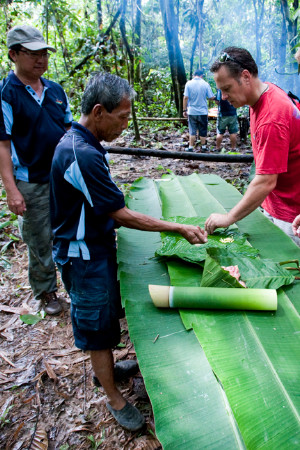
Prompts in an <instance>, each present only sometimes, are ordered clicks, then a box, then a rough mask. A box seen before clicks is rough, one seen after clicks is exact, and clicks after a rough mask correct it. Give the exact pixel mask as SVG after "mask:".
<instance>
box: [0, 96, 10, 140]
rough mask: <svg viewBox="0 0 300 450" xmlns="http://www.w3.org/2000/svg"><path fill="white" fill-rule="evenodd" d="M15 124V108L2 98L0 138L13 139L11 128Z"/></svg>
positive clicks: (0, 100) (0, 104) (0, 106)
mask: <svg viewBox="0 0 300 450" xmlns="http://www.w3.org/2000/svg"><path fill="white" fill-rule="evenodd" d="M12 126H13V110H12V107H11V105H10V104H9V103H7V102H6V101H5V100H3V99H2V98H1V99H0V140H1V141H6V140H10V139H11V130H12Z"/></svg>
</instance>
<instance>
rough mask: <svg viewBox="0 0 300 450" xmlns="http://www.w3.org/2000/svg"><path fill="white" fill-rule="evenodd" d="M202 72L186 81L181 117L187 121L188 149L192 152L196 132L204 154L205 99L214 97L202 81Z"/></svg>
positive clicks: (206, 120)
mask: <svg viewBox="0 0 300 450" xmlns="http://www.w3.org/2000/svg"><path fill="white" fill-rule="evenodd" d="M202 77H203V71H202V70H200V69H197V70H196V71H195V73H194V77H193V79H192V80H190V81H188V82H187V83H186V85H185V89H184V97H183V115H184V117H187V116H188V121H189V134H190V137H189V148H188V151H189V152H192V151H194V146H195V142H196V134H197V131H198V133H199V136H200V142H201V151H202V152H206V151H207V147H206V136H207V125H208V107H207V98H208V99H209V100H214V99H215V96H214V94H213V92H212V90H211V87H210V85H209V84H208V83H207V82H206V81H204V80H203V79H202Z"/></svg>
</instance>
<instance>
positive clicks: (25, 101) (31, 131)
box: [0, 25, 72, 314]
mask: <svg viewBox="0 0 300 450" xmlns="http://www.w3.org/2000/svg"><path fill="white" fill-rule="evenodd" d="M7 46H8V48H9V58H10V60H11V61H13V62H14V64H15V70H14V72H13V71H10V72H9V74H8V76H7V78H5V79H4V80H3V81H2V84H1V108H0V175H1V177H2V180H3V184H4V187H5V190H6V195H7V203H8V207H9V209H10V210H11V211H12V212H13V213H15V214H17V215H18V216H19V225H20V231H21V235H22V238H23V240H24V242H26V244H27V247H28V255H29V266H28V273H29V282H30V285H31V288H32V290H33V293H34V296H35V298H36V299H40V300H42V304H43V307H44V309H45V311H46V312H47V313H48V314H57V313H59V312H60V311H61V310H62V306H61V303H60V301H59V299H58V298H57V296H56V293H55V292H56V290H57V282H56V269H55V264H54V262H53V259H52V231H51V224H50V210H49V173H50V169H51V161H52V157H53V153H54V149H55V146H56V144H57V143H58V141H59V140H60V138H61V137H62V136H63V135H64V133H65V131H66V128H68V127H69V126H70V124H71V121H72V115H71V112H70V107H69V103H68V99H67V97H66V94H65V92H64V90H63V89H62V87H61V86H59V85H58V84H57V83H54V82H52V81H49V80H46V79H45V78H42V75H43V74H44V72H45V71H46V70H47V68H48V58H49V56H50V54H49V53H48V51H49V50H50V51H52V52H54V51H56V50H55V49H54V48H52V47H50V46H49V45H47V44H46V43H45V41H44V38H43V36H42V34H41V33H40V31H38V30H37V29H35V28H32V27H30V26H28V25H22V26H16V27H14V28H13V29H11V30H10V31H9V32H8V34H7Z"/></svg>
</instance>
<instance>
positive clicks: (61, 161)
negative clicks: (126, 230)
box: [50, 122, 125, 264]
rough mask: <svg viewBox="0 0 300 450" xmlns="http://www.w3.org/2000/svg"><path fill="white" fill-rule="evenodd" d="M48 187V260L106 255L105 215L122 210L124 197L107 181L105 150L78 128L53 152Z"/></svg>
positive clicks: (111, 229)
mask: <svg viewBox="0 0 300 450" xmlns="http://www.w3.org/2000/svg"><path fill="white" fill-rule="evenodd" d="M50 186H51V189H50V205H51V223H52V229H53V233H54V241H53V257H54V260H55V261H56V262H59V263H60V264H64V263H66V262H67V261H68V259H69V258H70V257H82V258H83V259H84V260H95V259H100V258H101V256H107V255H109V254H111V253H112V251H114V249H115V246H116V244H115V227H116V223H115V221H114V220H113V219H112V218H111V217H110V216H109V213H111V212H113V211H117V210H118V209H121V208H124V206H125V201H124V196H123V194H122V192H121V191H120V189H119V188H118V187H117V186H116V184H115V183H114V181H113V180H112V178H111V175H110V172H109V166H108V162H107V158H106V151H105V150H104V148H103V147H102V146H101V144H100V143H99V142H98V141H97V139H96V137H95V136H94V135H93V134H92V133H91V132H90V131H89V130H88V129H87V128H85V127H83V126H82V125H80V124H79V123H76V122H73V124H72V128H71V130H69V131H68V132H67V133H66V134H65V135H64V137H63V138H62V139H61V141H60V142H59V144H58V145H57V147H56V150H55V153H54V157H53V162H52V170H51V176H50Z"/></svg>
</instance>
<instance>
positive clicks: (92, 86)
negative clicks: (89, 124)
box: [81, 72, 135, 115]
mask: <svg viewBox="0 0 300 450" xmlns="http://www.w3.org/2000/svg"><path fill="white" fill-rule="evenodd" d="M134 96H135V92H134V90H133V88H132V87H131V86H130V84H129V83H128V81H127V80H124V79H123V78H120V77H118V76H117V75H113V74H111V73H107V72H105V73H100V72H99V73H97V74H95V75H94V76H92V78H90V79H89V81H88V83H87V85H86V88H85V90H84V93H83V96H82V101H81V112H82V114H84V115H88V114H90V113H91V111H92V109H93V108H94V106H95V105H97V104H101V105H103V106H104V108H105V109H106V110H107V111H108V112H109V113H111V112H112V110H113V109H115V108H117V107H118V106H119V104H120V103H121V101H122V100H123V98H128V99H129V100H132V99H133V98H134Z"/></svg>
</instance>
